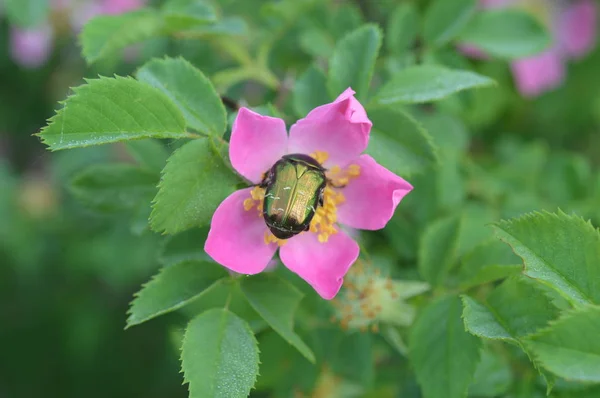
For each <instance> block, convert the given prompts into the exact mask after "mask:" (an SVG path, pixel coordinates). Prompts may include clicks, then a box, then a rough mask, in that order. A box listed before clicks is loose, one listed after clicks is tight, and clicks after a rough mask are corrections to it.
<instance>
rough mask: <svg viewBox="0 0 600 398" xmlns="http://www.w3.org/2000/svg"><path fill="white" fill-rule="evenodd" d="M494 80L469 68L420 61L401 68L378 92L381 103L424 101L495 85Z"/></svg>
mask: <svg viewBox="0 0 600 398" xmlns="http://www.w3.org/2000/svg"><path fill="white" fill-rule="evenodd" d="M494 84H495V82H494V80H492V79H490V78H489V77H486V76H482V75H479V74H477V73H475V72H470V71H466V70H453V69H448V68H445V67H443V66H436V65H419V66H411V67H408V68H405V69H402V70H400V71H399V72H398V73H396V74H395V75H394V76H393V77H392V79H391V80H390V81H389V82H387V83H386V84H385V85H384V86H383V87H382V88H381V89H380V90H379V92H378V93H377V96H376V101H377V102H379V103H380V104H396V103H416V104H418V103H424V102H432V101H438V100H441V99H444V98H446V97H448V96H450V95H452V94H454V93H457V92H460V91H463V90H469V89H473V88H478V87H489V86H492V85H494Z"/></svg>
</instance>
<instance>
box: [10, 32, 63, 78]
mask: <svg viewBox="0 0 600 398" xmlns="http://www.w3.org/2000/svg"><path fill="white" fill-rule="evenodd" d="M53 40H54V35H53V32H52V28H51V27H50V26H49V25H48V24H43V25H41V26H38V27H36V28H32V29H20V28H16V27H13V28H11V30H10V54H11V57H12V59H13V60H14V61H15V62H16V63H17V64H19V65H21V66H24V67H26V68H32V69H34V68H39V67H40V66H42V65H43V64H44V63H45V62H46V61H47V60H48V57H49V56H50V53H51V52H52V44H53Z"/></svg>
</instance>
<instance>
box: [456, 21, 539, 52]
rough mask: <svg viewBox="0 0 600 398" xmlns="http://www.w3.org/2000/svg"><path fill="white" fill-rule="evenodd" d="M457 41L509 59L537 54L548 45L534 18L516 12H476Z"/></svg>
mask: <svg viewBox="0 0 600 398" xmlns="http://www.w3.org/2000/svg"><path fill="white" fill-rule="evenodd" d="M460 40H462V41H464V42H465V43H468V44H472V45H475V46H477V47H478V48H480V49H482V50H484V51H485V52H487V53H489V54H491V55H495V56H498V57H505V58H511V59H512V58H524V57H527V56H531V55H534V54H538V53H540V52H541V51H543V50H545V49H546V48H547V47H548V46H549V45H550V42H551V38H550V33H549V32H548V31H547V30H546V29H545V28H544V27H543V26H542V25H541V24H540V22H539V21H538V20H537V19H536V18H535V17H534V16H532V15H530V14H528V13H525V12H522V11H516V10H492V11H485V12H482V13H479V14H478V15H477V16H476V17H475V18H473V21H472V22H471V23H470V24H469V25H468V26H467V27H466V28H465V29H464V30H463V31H462V33H461V34H460Z"/></svg>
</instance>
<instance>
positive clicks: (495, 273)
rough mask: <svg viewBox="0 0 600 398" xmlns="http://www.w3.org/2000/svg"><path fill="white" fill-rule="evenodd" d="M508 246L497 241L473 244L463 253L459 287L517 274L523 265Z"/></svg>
mask: <svg viewBox="0 0 600 398" xmlns="http://www.w3.org/2000/svg"><path fill="white" fill-rule="evenodd" d="M519 263H520V261H519V258H518V257H517V256H516V255H515V254H514V253H513V252H512V251H511V250H510V248H509V247H508V246H506V245H504V244H502V243H501V242H499V241H495V240H494V241H489V242H484V243H481V244H479V245H477V246H475V247H474V248H473V249H472V250H471V251H470V252H468V253H467V254H465V256H464V258H463V260H462V263H461V267H460V270H459V273H458V279H459V281H460V288H461V289H469V288H471V287H473V286H477V285H482V284H485V283H489V282H493V281H495V280H498V279H504V278H506V277H508V276H510V275H515V274H518V273H520V272H521V271H522V269H523V266H522V265H521V264H519Z"/></svg>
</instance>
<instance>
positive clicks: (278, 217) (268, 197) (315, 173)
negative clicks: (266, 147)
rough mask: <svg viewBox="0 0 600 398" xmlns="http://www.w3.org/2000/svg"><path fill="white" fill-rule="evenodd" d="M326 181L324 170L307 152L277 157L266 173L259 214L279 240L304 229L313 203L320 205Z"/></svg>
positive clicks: (307, 225)
mask: <svg viewBox="0 0 600 398" xmlns="http://www.w3.org/2000/svg"><path fill="white" fill-rule="evenodd" d="M326 183H327V178H326V177H325V169H324V168H323V167H321V165H320V164H319V163H318V162H317V161H316V160H314V159H313V158H311V157H310V156H308V155H302V154H291V155H286V156H284V157H282V158H281V159H279V160H278V161H277V163H275V164H274V165H273V167H271V170H269V172H268V173H267V175H266V177H265V179H264V181H263V182H262V183H261V187H263V188H265V199H264V202H263V217H264V219H265V222H266V223H267V226H268V227H269V229H270V230H271V232H272V233H273V235H275V236H276V237H277V238H279V239H288V238H291V237H292V236H294V235H297V234H299V233H300V232H302V231H307V230H308V229H309V227H310V222H311V220H312V219H313V217H314V215H315V212H316V210H317V206H319V205H323V189H324V188H325V185H326Z"/></svg>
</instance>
